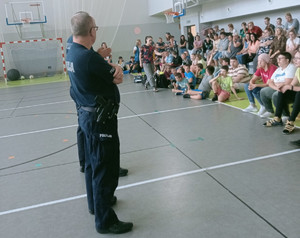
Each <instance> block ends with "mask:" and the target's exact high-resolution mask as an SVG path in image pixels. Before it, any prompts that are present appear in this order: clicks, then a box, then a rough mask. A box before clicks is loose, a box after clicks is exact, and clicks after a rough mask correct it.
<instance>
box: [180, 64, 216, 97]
mask: <svg viewBox="0 0 300 238" xmlns="http://www.w3.org/2000/svg"><path fill="white" fill-rule="evenodd" d="M214 70H215V69H214V67H213V66H211V65H209V66H207V68H206V73H205V76H204V78H203V79H202V81H201V83H200V85H199V87H198V89H195V90H188V91H187V94H184V95H183V97H184V98H191V99H198V100H201V99H205V98H208V96H209V94H210V91H211V86H210V84H209V81H210V80H211V79H212V78H213V73H214Z"/></svg>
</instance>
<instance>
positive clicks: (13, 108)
mask: <svg viewBox="0 0 300 238" xmlns="http://www.w3.org/2000/svg"><path fill="white" fill-rule="evenodd" d="M145 92H150V91H133V92H127V93H121V94H120V95H127V94H135V93H145ZM70 102H73V103H74V101H73V100H67V101H60V102H49V103H43V104H35V105H31V106H24V107H12V108H5V109H0V112H3V111H13V110H18V109H25V108H32V107H43V106H49V105H55V104H62V103H70Z"/></svg>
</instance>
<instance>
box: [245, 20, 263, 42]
mask: <svg viewBox="0 0 300 238" xmlns="http://www.w3.org/2000/svg"><path fill="white" fill-rule="evenodd" d="M248 33H254V34H255V35H256V36H257V38H258V39H259V38H260V37H261V36H262V29H261V28H260V27H259V26H254V23H253V21H250V22H249V23H248Z"/></svg>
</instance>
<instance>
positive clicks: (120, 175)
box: [119, 167, 128, 177]
mask: <svg viewBox="0 0 300 238" xmlns="http://www.w3.org/2000/svg"><path fill="white" fill-rule="evenodd" d="M127 174H128V169H123V168H121V167H120V170H119V177H124V176H126V175H127Z"/></svg>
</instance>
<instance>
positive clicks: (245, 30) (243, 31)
mask: <svg viewBox="0 0 300 238" xmlns="http://www.w3.org/2000/svg"><path fill="white" fill-rule="evenodd" d="M241 27H242V28H241V29H240V34H239V35H240V37H241V39H244V38H245V37H246V33H248V28H247V23H246V22H242V24H241Z"/></svg>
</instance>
